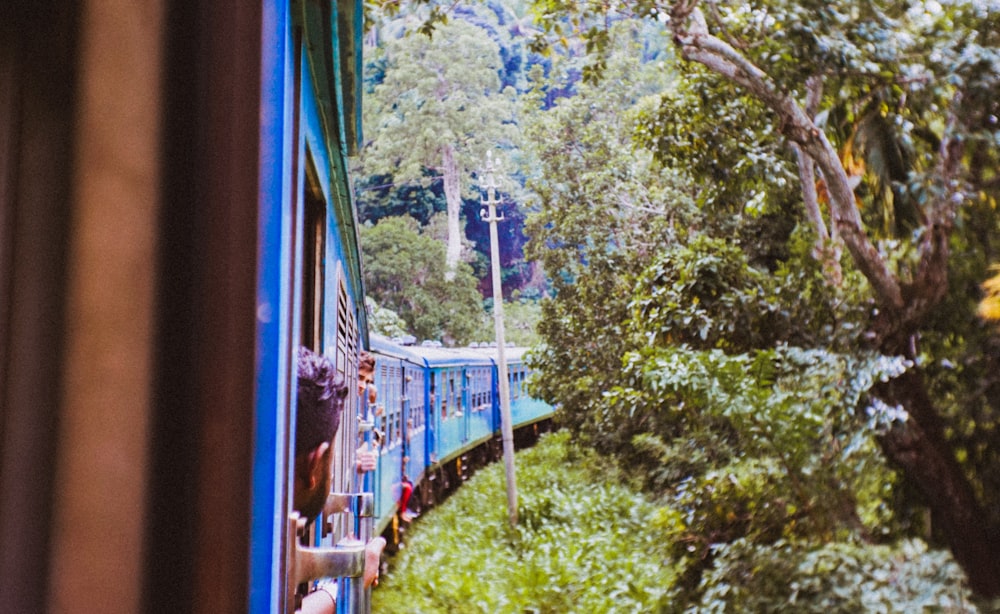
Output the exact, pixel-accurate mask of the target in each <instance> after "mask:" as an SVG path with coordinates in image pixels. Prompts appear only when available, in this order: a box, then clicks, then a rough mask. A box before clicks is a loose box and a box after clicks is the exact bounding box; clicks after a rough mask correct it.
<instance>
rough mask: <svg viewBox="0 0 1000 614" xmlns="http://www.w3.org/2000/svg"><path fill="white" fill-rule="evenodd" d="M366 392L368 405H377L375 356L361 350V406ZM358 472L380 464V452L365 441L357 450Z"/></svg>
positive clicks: (359, 378)
mask: <svg viewBox="0 0 1000 614" xmlns="http://www.w3.org/2000/svg"><path fill="white" fill-rule="evenodd" d="M365 392H367V393H368V405H372V406H374V405H375V401H376V399H377V398H378V391H377V390H376V389H375V357H374V356H372V355H371V354H369V353H368V352H366V351H364V350H361V355H360V356H359V357H358V396H359V397H361V403H360V405H359V407H362V408H363V407H365ZM357 466H358V473H364V472H366V471H374V469H375V467H376V466H378V453H377V452H376V451H375V450H372V449H371V448H370V447H369V445H368V443H367V442H365V443H364V444H362V446H361V447H360V448H358V452H357Z"/></svg>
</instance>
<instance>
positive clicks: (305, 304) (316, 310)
mask: <svg viewBox="0 0 1000 614" xmlns="http://www.w3.org/2000/svg"><path fill="white" fill-rule="evenodd" d="M304 192H305V203H304V211H303V221H302V272H301V274H302V304H301V307H302V312H301V315H302V334H301V343H302V345H303V346H305V347H307V348H309V349H311V350H314V351H317V352H318V351H321V350H322V348H321V343H322V335H323V273H324V262H325V261H326V258H324V255H325V249H326V205H325V203H324V201H323V194H322V192H321V191H320V189H319V180H318V179H317V175H316V168H315V166H314V165H313V160H312V156H311V155H309V151H308V148H307V150H306V186H305V190H304Z"/></svg>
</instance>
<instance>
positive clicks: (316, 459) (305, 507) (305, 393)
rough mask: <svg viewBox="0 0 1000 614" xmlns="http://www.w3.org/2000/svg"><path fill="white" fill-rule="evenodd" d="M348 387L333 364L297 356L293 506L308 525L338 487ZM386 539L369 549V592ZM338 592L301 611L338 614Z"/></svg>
mask: <svg viewBox="0 0 1000 614" xmlns="http://www.w3.org/2000/svg"><path fill="white" fill-rule="evenodd" d="M347 395H348V387H347V385H346V384H345V383H344V378H343V377H342V376H341V375H340V374H339V373H337V372H336V370H335V369H334V367H333V364H332V363H331V362H330V360H329V359H328V358H327V357H326V356H323V355H320V354H316V353H314V352H312V351H310V350H308V349H306V348H299V353H298V399H297V401H296V405H295V407H296V413H295V480H294V484H293V486H292V506H293V507H294V508H295V511H297V512H298V513H299V514H300V515H301V516H302V517H303V518H306V520H307V522H312V521H313V520H314V519H315V518H316V517H317V516H318V515H319V513H320V512H321V511H322V510H323V505H324V503H326V498H327V494H328V493H329V492H330V488H331V485H332V482H333V475H332V472H331V462H332V460H333V439H334V437H335V436H336V434H337V428H338V427H339V426H340V415H341V414H342V413H343V411H344V399H345V398H346V397H347ZM384 548H385V539H384V538H382V537H376V538H373V539H372V540H371V541H369V542H368V544H367V545H366V546H365V569H364V575H363V576H362V577H363V582H364V586H365V588H368V587H370V586H372V585H374V584H378V573H379V564H380V559H381V557H382V550H383V549H384ZM334 594H335V591H334V592H329V591H327V590H325V589H321V590H316V591H313V592H312V593H310V594H308V595H306V596H305V597H304V598H303V600H302V612H305V613H309V614H312V613H315V612H333V609H334V608H333V607H332V606H333V605H334V604H333V601H334V597H333V595H334Z"/></svg>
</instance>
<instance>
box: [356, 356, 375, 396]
mask: <svg viewBox="0 0 1000 614" xmlns="http://www.w3.org/2000/svg"><path fill="white" fill-rule="evenodd" d="M374 381H375V357H374V356H372V355H371V354H369V353H368V352H366V351H364V350H361V354H359V355H358V394H364V392H365V388H367V387H368V385H369V384H371V383H373V382H374Z"/></svg>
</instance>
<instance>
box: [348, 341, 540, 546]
mask: <svg viewBox="0 0 1000 614" xmlns="http://www.w3.org/2000/svg"><path fill="white" fill-rule="evenodd" d="M370 339H371V350H372V353H373V354H374V355H375V358H376V361H375V382H374V383H375V386H376V390H377V397H376V401H375V403H374V404H373V405H374V406H373V407H369V408H368V411H369V414H368V415H370V416H371V417H372V421H373V422H374V425H375V428H376V433H378V434H379V435H378V437H377V439H378V440H380V441H379V444H378V467H377V469H376V470H375V472H374V476H373V480H372V490H373V492H374V496H375V501H374V503H375V517H376V521H375V530H376V532H379V533H387V534H388V535H387V536H388V537H389V538H390V539H391V540H392V541H393V542H395V541H397V540H398V520H399V519H400V517H401V516H403V517H406V516H408V515H404V512H407V511H408V510H405V509H402V508H401V504H403V503H404V502H403V497H405V499H406V500H407V501H408V502H409V506H408V507H409V508H410V509H411V510H413V511H415V512H419V511H420V510H421V509H422V508H424V507H426V506H429V505H433V504H434V503H436V502H437V501H438V500H440V499H441V498H442V497H443V496H445V495H446V494H447V492H448V491H449V490H450V489H451V488H453V487H454V486H455V485H456V484H458V483H459V482H461V481H462V480H464V479H466V478H467V477H468V476H469V475H471V473H472V472H473V471H475V469H476V468H478V467H480V466H482V465H484V464H486V463H487V462H490V461H494V460H496V459H498V458H499V457H500V455H501V452H502V450H501V443H500V438H499V437H500V424H501V423H500V415H501V412H500V398H499V385H498V379H497V378H498V377H499V375H498V371H499V370H498V368H497V364H496V360H495V358H496V348H495V347H492V348H490V347H482V348H478V347H476V348H472V347H470V348H455V349H452V348H443V347H434V346H432V345H420V346H416V345H410V346H404V345H401V344H400V343H398V342H393V341H390V340H388V339H385V338H384V337H380V336H378V335H371V336H370ZM505 354H506V361H507V365H508V367H507V368H508V373H507V376H508V380H509V391H510V411H511V424H512V425H513V427H514V429H515V432H516V435H517V436H518V437H519V438H525V439H531V438H533V437H535V436H537V434H538V432H539V427H540V426H541V427H543V429H544V428H547V427H548V425H549V423H550V421H551V418H552V407H551V406H550V405H548V404H547V403H544V402H542V401H540V400H538V399H535V398H532V397H531V396H530V395H529V394H528V390H527V387H526V380H527V377H528V374H529V371H528V368H527V366H526V365H525V364H524V361H523V356H524V348H516V347H509V348H506V351H505ZM410 488H411V489H412V492H407V493H405V494H404V492H405V490H408V489H410Z"/></svg>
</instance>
